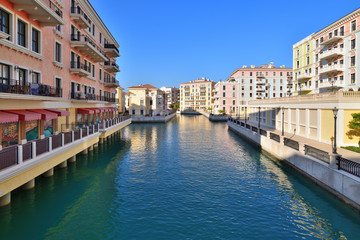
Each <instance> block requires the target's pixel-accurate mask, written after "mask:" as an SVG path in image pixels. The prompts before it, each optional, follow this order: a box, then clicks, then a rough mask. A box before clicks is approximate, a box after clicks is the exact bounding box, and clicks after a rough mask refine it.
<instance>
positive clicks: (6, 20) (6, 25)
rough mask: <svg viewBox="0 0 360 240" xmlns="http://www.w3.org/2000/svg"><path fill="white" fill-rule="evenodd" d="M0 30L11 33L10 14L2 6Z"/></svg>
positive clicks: (0, 10)
mask: <svg viewBox="0 0 360 240" xmlns="http://www.w3.org/2000/svg"><path fill="white" fill-rule="evenodd" d="M0 31H1V32H4V33H7V34H10V16H9V14H8V13H7V12H5V11H4V10H2V9H1V8H0Z"/></svg>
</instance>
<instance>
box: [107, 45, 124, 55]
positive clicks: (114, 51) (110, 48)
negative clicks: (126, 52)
mask: <svg viewBox="0 0 360 240" xmlns="http://www.w3.org/2000/svg"><path fill="white" fill-rule="evenodd" d="M104 49H105V52H106V54H107V55H109V56H110V57H120V53H119V49H117V47H116V46H115V45H114V44H105V45H104Z"/></svg>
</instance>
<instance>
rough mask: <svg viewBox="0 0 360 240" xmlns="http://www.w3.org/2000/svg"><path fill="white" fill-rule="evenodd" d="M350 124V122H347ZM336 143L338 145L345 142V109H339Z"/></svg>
mask: <svg viewBox="0 0 360 240" xmlns="http://www.w3.org/2000/svg"><path fill="white" fill-rule="evenodd" d="M346 124H348V123H346ZM336 131H337V133H336V144H337V146H338V147H340V146H341V145H343V144H344V109H339V111H338V114H337V122H336Z"/></svg>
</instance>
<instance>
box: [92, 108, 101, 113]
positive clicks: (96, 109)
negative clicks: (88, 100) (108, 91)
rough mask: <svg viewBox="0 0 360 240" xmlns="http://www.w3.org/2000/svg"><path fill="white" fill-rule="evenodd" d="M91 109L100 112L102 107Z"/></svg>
mask: <svg viewBox="0 0 360 240" xmlns="http://www.w3.org/2000/svg"><path fill="white" fill-rule="evenodd" d="M90 109H91V110H93V111H94V112H95V113H100V112H101V109H99V108H90Z"/></svg>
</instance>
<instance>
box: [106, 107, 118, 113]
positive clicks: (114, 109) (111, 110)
mask: <svg viewBox="0 0 360 240" xmlns="http://www.w3.org/2000/svg"><path fill="white" fill-rule="evenodd" d="M107 109H109V111H110V112H113V111H118V110H119V109H117V108H114V107H108V108H107Z"/></svg>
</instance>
